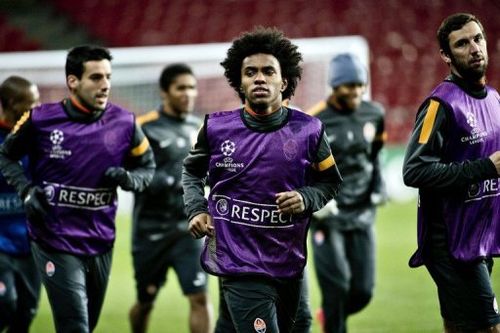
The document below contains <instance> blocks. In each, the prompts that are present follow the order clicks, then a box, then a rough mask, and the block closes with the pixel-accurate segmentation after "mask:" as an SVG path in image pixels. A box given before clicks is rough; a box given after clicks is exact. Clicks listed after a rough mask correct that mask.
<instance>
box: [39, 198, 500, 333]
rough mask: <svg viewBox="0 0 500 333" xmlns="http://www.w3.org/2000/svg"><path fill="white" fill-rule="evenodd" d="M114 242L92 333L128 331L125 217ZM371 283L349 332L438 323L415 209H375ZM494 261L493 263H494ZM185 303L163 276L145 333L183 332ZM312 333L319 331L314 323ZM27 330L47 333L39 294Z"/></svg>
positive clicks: (172, 280) (314, 298)
mask: <svg viewBox="0 0 500 333" xmlns="http://www.w3.org/2000/svg"><path fill="white" fill-rule="evenodd" d="M117 230H118V235H117V241H116V245H115V252H114V258H113V268H112V273H111V278H110V283H109V288H108V292H107V295H106V301H105V304H104V308H103V311H102V314H101V318H100V320H99V324H98V326H97V329H96V330H95V332H96V333H123V332H129V331H130V329H129V325H128V317H127V316H128V309H129V308H130V306H131V305H132V303H133V302H134V299H135V291H134V280H133V274H132V264H131V257H130V251H129V249H130V219H129V217H122V218H120V219H119V221H118V223H117ZM376 232H377V280H376V287H375V293H374V298H373V300H372V302H371V303H370V304H369V305H368V307H367V308H365V309H364V310H363V311H362V312H360V313H358V314H356V315H353V316H352V317H350V319H349V331H350V332H354V333H357V332H359V333H364V332H366V333H368V332H369V333H377V332H390V333H398V332H401V333H403V332H404V333H411V332H414V333H426V332H429V333H430V332H439V331H440V330H441V319H440V316H439V308H438V303H437V295H436V290H435V287H434V284H433V283H432V281H431V279H430V277H429V275H428V274H427V271H426V270H425V268H418V269H410V268H409V267H408V264H407V262H408V258H409V257H410V255H411V254H412V253H413V251H414V249H415V244H416V205H415V203H414V202H410V203H406V204H396V203H390V204H388V205H386V206H385V207H382V208H381V209H380V210H379V214H378V219H377V224H376ZM498 262H499V260H498V259H497V260H496V261H495V263H496V264H497V265H498ZM312 268H313V267H312V260H311V261H309V267H308V274H309V278H310V280H309V281H310V291H311V302H312V311H313V315H314V312H315V311H316V309H317V308H318V307H319V304H320V299H319V293H318V284H317V282H316V278H315V276H314V271H313V269H312ZM492 281H493V287H494V290H495V291H496V292H497V294H500V268H499V267H494V269H493V276H492ZM216 282H217V281H216V280H215V279H214V278H211V280H210V293H211V297H212V301H213V303H214V308H215V312H216V309H217V304H218V297H217V290H216V289H217V288H216V287H217V283H216ZM187 311H188V303H187V300H186V299H185V298H184V297H183V296H182V294H181V292H180V289H179V285H178V283H177V278H176V276H175V274H173V273H172V272H171V273H170V274H169V280H168V282H167V286H166V287H165V288H163V289H162V291H161V292H160V295H159V296H158V301H157V304H156V307H155V309H154V311H153V314H152V317H151V322H150V327H149V332H151V333H155V332H166V333H169V332H172V333H183V332H188V329H187ZM313 325H314V326H313V332H314V333H320V329H319V326H318V322H317V321H316V320H314V324H313ZM31 331H32V332H35V333H37V332H42V333H52V332H54V326H53V323H52V317H51V313H50V308H49V305H48V303H47V299H46V297H45V294H43V295H42V300H41V304H40V309H39V312H38V315H37V317H36V318H35V321H34V323H33V325H32V329H31Z"/></svg>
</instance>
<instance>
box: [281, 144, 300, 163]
mask: <svg viewBox="0 0 500 333" xmlns="http://www.w3.org/2000/svg"><path fill="white" fill-rule="evenodd" d="M298 150H299V145H298V144H297V141H295V140H293V139H290V140H288V141H287V142H285V143H284V144H283V153H284V154H285V157H286V159H287V160H289V161H292V160H293V159H295V157H297V152H298Z"/></svg>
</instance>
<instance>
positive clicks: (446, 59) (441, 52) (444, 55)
mask: <svg viewBox="0 0 500 333" xmlns="http://www.w3.org/2000/svg"><path fill="white" fill-rule="evenodd" d="M439 55H440V56H441V59H443V61H444V62H445V63H446V64H447V65H448V66H449V65H450V64H451V58H450V56H449V55H448V54H447V53H446V52H444V50H443V49H440V50H439Z"/></svg>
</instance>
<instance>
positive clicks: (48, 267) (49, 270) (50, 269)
mask: <svg viewBox="0 0 500 333" xmlns="http://www.w3.org/2000/svg"><path fill="white" fill-rule="evenodd" d="M55 272H56V266H55V265H54V263H53V262H52V261H47V263H46V264H45V273H46V274H47V276H49V277H51V276H53V275H54V273H55Z"/></svg>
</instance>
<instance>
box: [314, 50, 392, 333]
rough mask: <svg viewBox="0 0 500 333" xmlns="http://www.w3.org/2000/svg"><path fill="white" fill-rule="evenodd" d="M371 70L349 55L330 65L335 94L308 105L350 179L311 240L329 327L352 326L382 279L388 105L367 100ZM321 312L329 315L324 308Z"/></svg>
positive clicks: (321, 215) (317, 217)
mask: <svg viewBox="0 0 500 333" xmlns="http://www.w3.org/2000/svg"><path fill="white" fill-rule="evenodd" d="M367 83H368V73H367V70H366V68H365V67H364V66H363V65H362V63H361V61H360V60H359V58H357V57H356V56H355V55H353V54H349V53H343V54H339V55H337V56H335V57H334V58H333V59H332V61H331V63H330V68H329V84H330V86H331V87H332V92H331V94H330V95H329V96H328V98H327V100H326V102H321V103H319V104H317V105H316V106H314V107H313V108H311V109H310V110H308V111H307V112H308V113H309V114H311V115H315V116H316V117H318V118H319V119H320V120H321V121H322V122H323V124H325V129H326V132H327V133H329V134H330V136H329V137H328V140H329V142H330V147H331V149H332V153H333V154H334V156H335V157H337V159H338V168H339V171H340V173H341V174H342V178H343V179H344V181H343V183H342V187H341V188H340V191H339V194H338V196H337V197H336V198H335V200H332V201H330V202H329V203H328V205H326V206H325V208H323V209H322V210H320V211H319V212H317V213H315V214H314V218H313V224H312V244H313V252H314V264H315V269H316V276H317V278H318V282H319V286H320V290H321V299H322V302H321V304H322V310H320V312H319V313H318V315H319V317H320V321H322V326H323V330H324V332H327V333H333V332H335V333H343V332H346V331H347V317H348V316H349V315H351V314H353V313H355V312H358V311H360V310H362V309H363V308H364V307H365V306H366V305H367V304H368V303H369V301H370V299H371V298H372V293H373V287H374V280H375V239H374V223H375V215H376V206H377V205H379V204H381V203H383V202H384V201H385V190H384V183H383V181H382V176H381V170H380V163H379V153H380V150H381V149H382V147H383V144H384V140H385V131H384V109H383V108H382V106H381V105H380V104H378V103H374V102H370V101H364V100H362V96H363V93H364V92H365V90H366V85H367ZM321 311H322V312H321Z"/></svg>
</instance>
